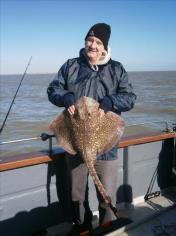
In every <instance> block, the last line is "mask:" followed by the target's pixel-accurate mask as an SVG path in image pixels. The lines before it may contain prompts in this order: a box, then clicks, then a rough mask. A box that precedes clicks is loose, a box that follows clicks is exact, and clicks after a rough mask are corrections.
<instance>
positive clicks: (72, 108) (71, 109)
mask: <svg viewBox="0 0 176 236" xmlns="http://www.w3.org/2000/svg"><path fill="white" fill-rule="evenodd" d="M67 111H68V112H69V114H70V115H74V113H75V106H74V105H72V106H70V107H69V108H68V109H67Z"/></svg>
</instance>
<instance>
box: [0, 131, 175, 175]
mask: <svg viewBox="0 0 176 236" xmlns="http://www.w3.org/2000/svg"><path fill="white" fill-rule="evenodd" d="M175 137H176V132H162V131H157V132H156V131H154V132H146V133H143V134H138V135H131V136H128V137H122V139H121V140H120V142H119V144H118V148H126V147H129V146H135V145H140V144H146V143H151V142H157V141H163V140H165V139H170V138H175ZM64 153H65V151H64V150H63V149H59V148H58V149H57V150H54V151H53V153H50V152H49V151H38V152H31V153H27V154H20V155H15V156H8V157H1V158H0V172H2V171H7V170H13V169H17V168H22V167H28V166H33V165H38V164H43V163H48V162H51V161H54V160H56V159H57V158H60V157H64Z"/></svg>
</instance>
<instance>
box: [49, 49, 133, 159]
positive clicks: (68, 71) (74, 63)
mask: <svg viewBox="0 0 176 236" xmlns="http://www.w3.org/2000/svg"><path fill="white" fill-rule="evenodd" d="M82 52H83V50H81V52H80V56H79V57H78V58H74V59H69V60H68V61H67V62H66V63H65V64H63V66H62V67H61V68H60V70H59V72H58V74H57V77H56V78H55V79H54V80H53V81H52V82H51V83H50V85H49V87H48V89H47V93H48V98H49V100H50V102H51V103H53V104H54V105H56V106H59V107H62V106H64V105H63V96H64V95H65V94H66V93H68V92H73V93H74V94H75V98H76V99H78V98H80V97H81V96H87V97H92V98H94V99H95V100H96V101H99V100H101V99H102V98H103V97H104V96H109V97H110V98H111V100H112V103H113V108H112V111H113V112H115V113H117V114H120V113H121V112H124V111H128V110H130V109H132V108H133V106H134V103H135V100H136V95H135V94H134V92H133V88H132V85H131V83H129V81H128V75H127V72H126V71H125V69H124V68H123V66H122V64H121V63H120V62H117V61H114V60H112V59H110V60H109V61H108V62H107V63H106V64H103V65H98V71H95V70H93V69H92V68H91V66H90V64H89V63H88V62H87V59H86V58H85V56H84V54H83V53H82ZM103 159H109V158H106V157H104V158H103ZM110 159H113V158H110Z"/></svg>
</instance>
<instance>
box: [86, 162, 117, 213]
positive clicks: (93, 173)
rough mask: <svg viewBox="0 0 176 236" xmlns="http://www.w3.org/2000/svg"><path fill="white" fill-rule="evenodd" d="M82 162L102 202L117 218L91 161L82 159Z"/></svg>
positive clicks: (115, 211)
mask: <svg viewBox="0 0 176 236" xmlns="http://www.w3.org/2000/svg"><path fill="white" fill-rule="evenodd" d="M84 162H85V164H86V166H87V168H88V170H89V173H90V175H91V177H92V179H93V181H94V183H95V185H96V186H97V188H98V190H99V192H100V194H101V196H102V197H103V199H104V201H105V202H106V203H107V204H108V205H109V207H110V208H111V210H112V211H113V213H114V215H115V216H116V217H118V215H117V209H116V207H115V206H113V205H112V203H111V198H110V196H109V195H108V194H107V192H106V190H105V189H104V187H103V185H102V183H101V181H100V179H99V177H98V175H97V172H96V170H95V167H94V162H93V161H90V159H88V158H84Z"/></svg>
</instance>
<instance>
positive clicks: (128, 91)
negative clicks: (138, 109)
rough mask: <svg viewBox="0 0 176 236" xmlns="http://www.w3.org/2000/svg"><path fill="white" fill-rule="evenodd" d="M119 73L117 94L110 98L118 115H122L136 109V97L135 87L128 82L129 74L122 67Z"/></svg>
mask: <svg viewBox="0 0 176 236" xmlns="http://www.w3.org/2000/svg"><path fill="white" fill-rule="evenodd" d="M117 73H118V76H119V83H118V87H117V90H116V94H113V95H110V98H111V100H112V102H113V110H114V111H115V112H117V113H121V112H124V111H129V110H131V109H132V108H133V107H134V103H135V100H136V95H135V93H134V92H133V87H132V85H131V83H130V82H129V80H128V74H127V72H126V71H125V69H124V68H123V66H122V65H121V66H120V70H118V72H117Z"/></svg>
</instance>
